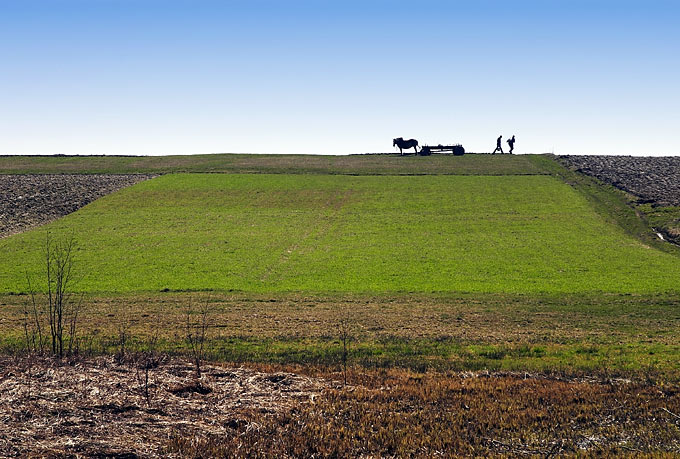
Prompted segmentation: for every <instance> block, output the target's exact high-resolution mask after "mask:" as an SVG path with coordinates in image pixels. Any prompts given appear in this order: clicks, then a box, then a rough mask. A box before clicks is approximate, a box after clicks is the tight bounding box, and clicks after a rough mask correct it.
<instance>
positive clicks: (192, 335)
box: [186, 298, 211, 379]
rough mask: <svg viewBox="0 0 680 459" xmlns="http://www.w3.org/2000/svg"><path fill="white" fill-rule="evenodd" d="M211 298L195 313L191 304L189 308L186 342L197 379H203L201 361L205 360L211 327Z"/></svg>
mask: <svg viewBox="0 0 680 459" xmlns="http://www.w3.org/2000/svg"><path fill="white" fill-rule="evenodd" d="M210 312H211V311H210V298H208V299H206V300H205V302H204V303H203V304H202V305H201V306H199V307H198V310H197V311H194V309H193V306H192V304H191V302H189V307H188V308H187V320H186V341H187V344H188V346H189V352H190V357H191V360H192V361H193V363H194V365H195V366H196V378H199V379H200V377H201V361H202V360H205V341H206V337H207V333H208V329H209V327H210Z"/></svg>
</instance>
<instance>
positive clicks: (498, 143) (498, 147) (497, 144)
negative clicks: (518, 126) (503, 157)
mask: <svg viewBox="0 0 680 459" xmlns="http://www.w3.org/2000/svg"><path fill="white" fill-rule="evenodd" d="M502 138H503V136H502V135H499V136H498V139H496V149H495V150H494V151H493V153H492V154H494V155H495V154H496V152H497V151H500V152H501V153H503V147H502V146H501V139H502Z"/></svg>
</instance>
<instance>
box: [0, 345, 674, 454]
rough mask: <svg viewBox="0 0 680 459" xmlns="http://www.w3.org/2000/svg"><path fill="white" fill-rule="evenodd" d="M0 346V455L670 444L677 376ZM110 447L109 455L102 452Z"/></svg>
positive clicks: (596, 449)
mask: <svg viewBox="0 0 680 459" xmlns="http://www.w3.org/2000/svg"><path fill="white" fill-rule="evenodd" d="M137 368H138V367H137V365H136V363H135V360H134V359H128V360H126V361H124V362H117V361H116V360H114V359H113V358H98V359H89V360H85V359H79V360H76V361H69V362H67V361H64V362H59V361H54V360H49V359H42V358H36V357H32V358H8V357H2V358H0V413H1V416H2V422H0V456H33V457H37V456H49V455H52V456H72V457H88V456H89V457H92V456H96V457H104V456H106V457H131V458H132V457H274V456H276V457H312V456H315V457H340V456H343V457H348V456H352V457H357V456H363V457H407V456H418V457H433V456H438V455H442V456H449V457H452V456H461V455H465V456H469V455H474V456H505V455H510V456H531V457H534V456H543V457H547V456H550V455H557V454H559V455H576V454H578V455H581V456H613V455H622V454H636V455H651V456H658V457H664V456H668V457H671V455H673V454H680V428H679V426H680V416H679V414H680V397H679V393H680V391H679V390H678V388H677V386H672V387H666V386H663V385H647V384H635V383H631V382H627V381H625V380H598V381H595V380H592V381H587V380H578V379H564V378H557V377H551V378H549V377H540V376H536V375H530V374H511V373H487V372H465V373H424V374H423V373H415V372H410V371H405V370H388V371H358V370H357V369H356V368H355V369H352V370H350V372H349V375H348V376H349V378H348V382H349V385H348V386H343V385H342V384H340V383H339V380H340V378H341V375H340V373H334V372H330V371H328V370H323V369H319V368H316V369H315V368H309V367H308V368H306V369H305V372H306V373H307V374H308V375H309V376H302V375H300V374H293V373H291V372H290V371H286V370H292V369H293V368H285V367H278V368H272V367H264V366H260V368H259V369H257V367H255V366H253V367H251V368H243V367H240V368H233V367H228V366H225V367H221V366H214V365H207V366H205V369H204V377H203V378H202V379H201V380H200V381H196V380H195V379H194V375H195V373H194V371H193V366H192V365H190V364H189V363H187V362H184V361H179V360H169V359H167V358H163V359H161V360H160V363H159V365H158V366H157V367H155V368H154V369H153V373H152V378H151V385H152V387H151V393H152V397H151V399H150V400H151V401H150V402H147V400H146V398H145V397H144V395H143V393H142V390H141V389H142V388H141V387H140V380H139V378H138V369H137ZM107 455H108V456H107Z"/></svg>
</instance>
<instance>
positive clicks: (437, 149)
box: [418, 144, 465, 156]
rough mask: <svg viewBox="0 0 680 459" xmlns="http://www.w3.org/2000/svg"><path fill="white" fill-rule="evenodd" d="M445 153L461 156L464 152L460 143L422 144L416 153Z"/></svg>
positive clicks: (426, 154)
mask: <svg viewBox="0 0 680 459" xmlns="http://www.w3.org/2000/svg"><path fill="white" fill-rule="evenodd" d="M433 152H434V153H445V152H451V153H453V154H454V155H456V156H463V155H464V154H465V148H463V146H462V145H461V144H457V145H441V144H440V145H437V146H432V145H423V146H422V148H421V149H420V152H419V153H418V154H419V155H421V156H430V155H431V154H432V153H433Z"/></svg>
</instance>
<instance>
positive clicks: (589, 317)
mask: <svg viewBox="0 0 680 459" xmlns="http://www.w3.org/2000/svg"><path fill="white" fill-rule="evenodd" d="M206 300H207V301H209V302H210V314H211V323H212V325H213V330H211V336H212V337H213V338H219V337H223V338H228V337H258V338H286V339H289V338H292V339H295V338H320V337H335V336H337V324H338V321H339V320H340V319H342V318H343V317H344V316H345V315H346V312H347V311H351V314H352V318H353V320H354V322H355V324H356V326H357V329H358V330H357V334H358V335H360V337H361V338H362V339H364V340H369V341H372V340H380V339H382V338H385V337H398V338H406V339H414V338H441V337H450V338H453V339H456V340H463V341H465V342H473V343H474V342H480V343H487V344H497V343H550V342H554V343H560V342H564V341H588V340H606V341H607V342H619V341H630V340H632V339H635V340H640V341H642V342H645V341H647V342H654V343H657V344H672V345H675V344H677V343H678V339H679V338H680V336H679V335H680V327H679V325H680V316H679V315H678V314H674V313H673V312H674V311H677V307H678V306H679V305H680V298H677V297H676V296H674V295H593V296H587V295H548V296H541V295H508V294H497V295H481V294H475V295H450V296H445V295H442V296H436V295H432V296H427V295H410V296H349V295H345V296H325V297H323V296H308V295H294V294H292V295H274V296H269V295H243V294H229V293H215V292H213V293H173V292H168V293H152V294H140V295H122V296H111V297H102V296H98V297H91V298H89V299H87V300H86V303H87V305H88V306H87V307H88V309H87V313H86V314H83V315H82V322H81V325H82V327H83V328H82V329H83V330H84V331H88V332H92V331H94V332H95V333H96V334H99V335H110V336H115V335H116V333H117V329H118V326H119V324H120V322H121V321H128V322H129V324H130V334H131V335H132V336H136V337H145V336H149V335H151V334H152V333H153V334H159V337H160V338H168V339H173V338H180V339H181V336H180V335H179V334H178V333H180V331H181V330H182V329H183V326H184V325H185V321H186V308H187V306H188V305H189V304H192V303H193V304H199V303H202V302H204V301H206ZM28 301H30V297H28V296H27V295H0V306H1V307H2V313H0V335H7V334H16V333H18V332H20V331H21V329H22V326H21V324H22V317H23V316H22V313H21V311H22V308H24V307H25V305H26V304H28V303H27V302H28Z"/></svg>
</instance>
